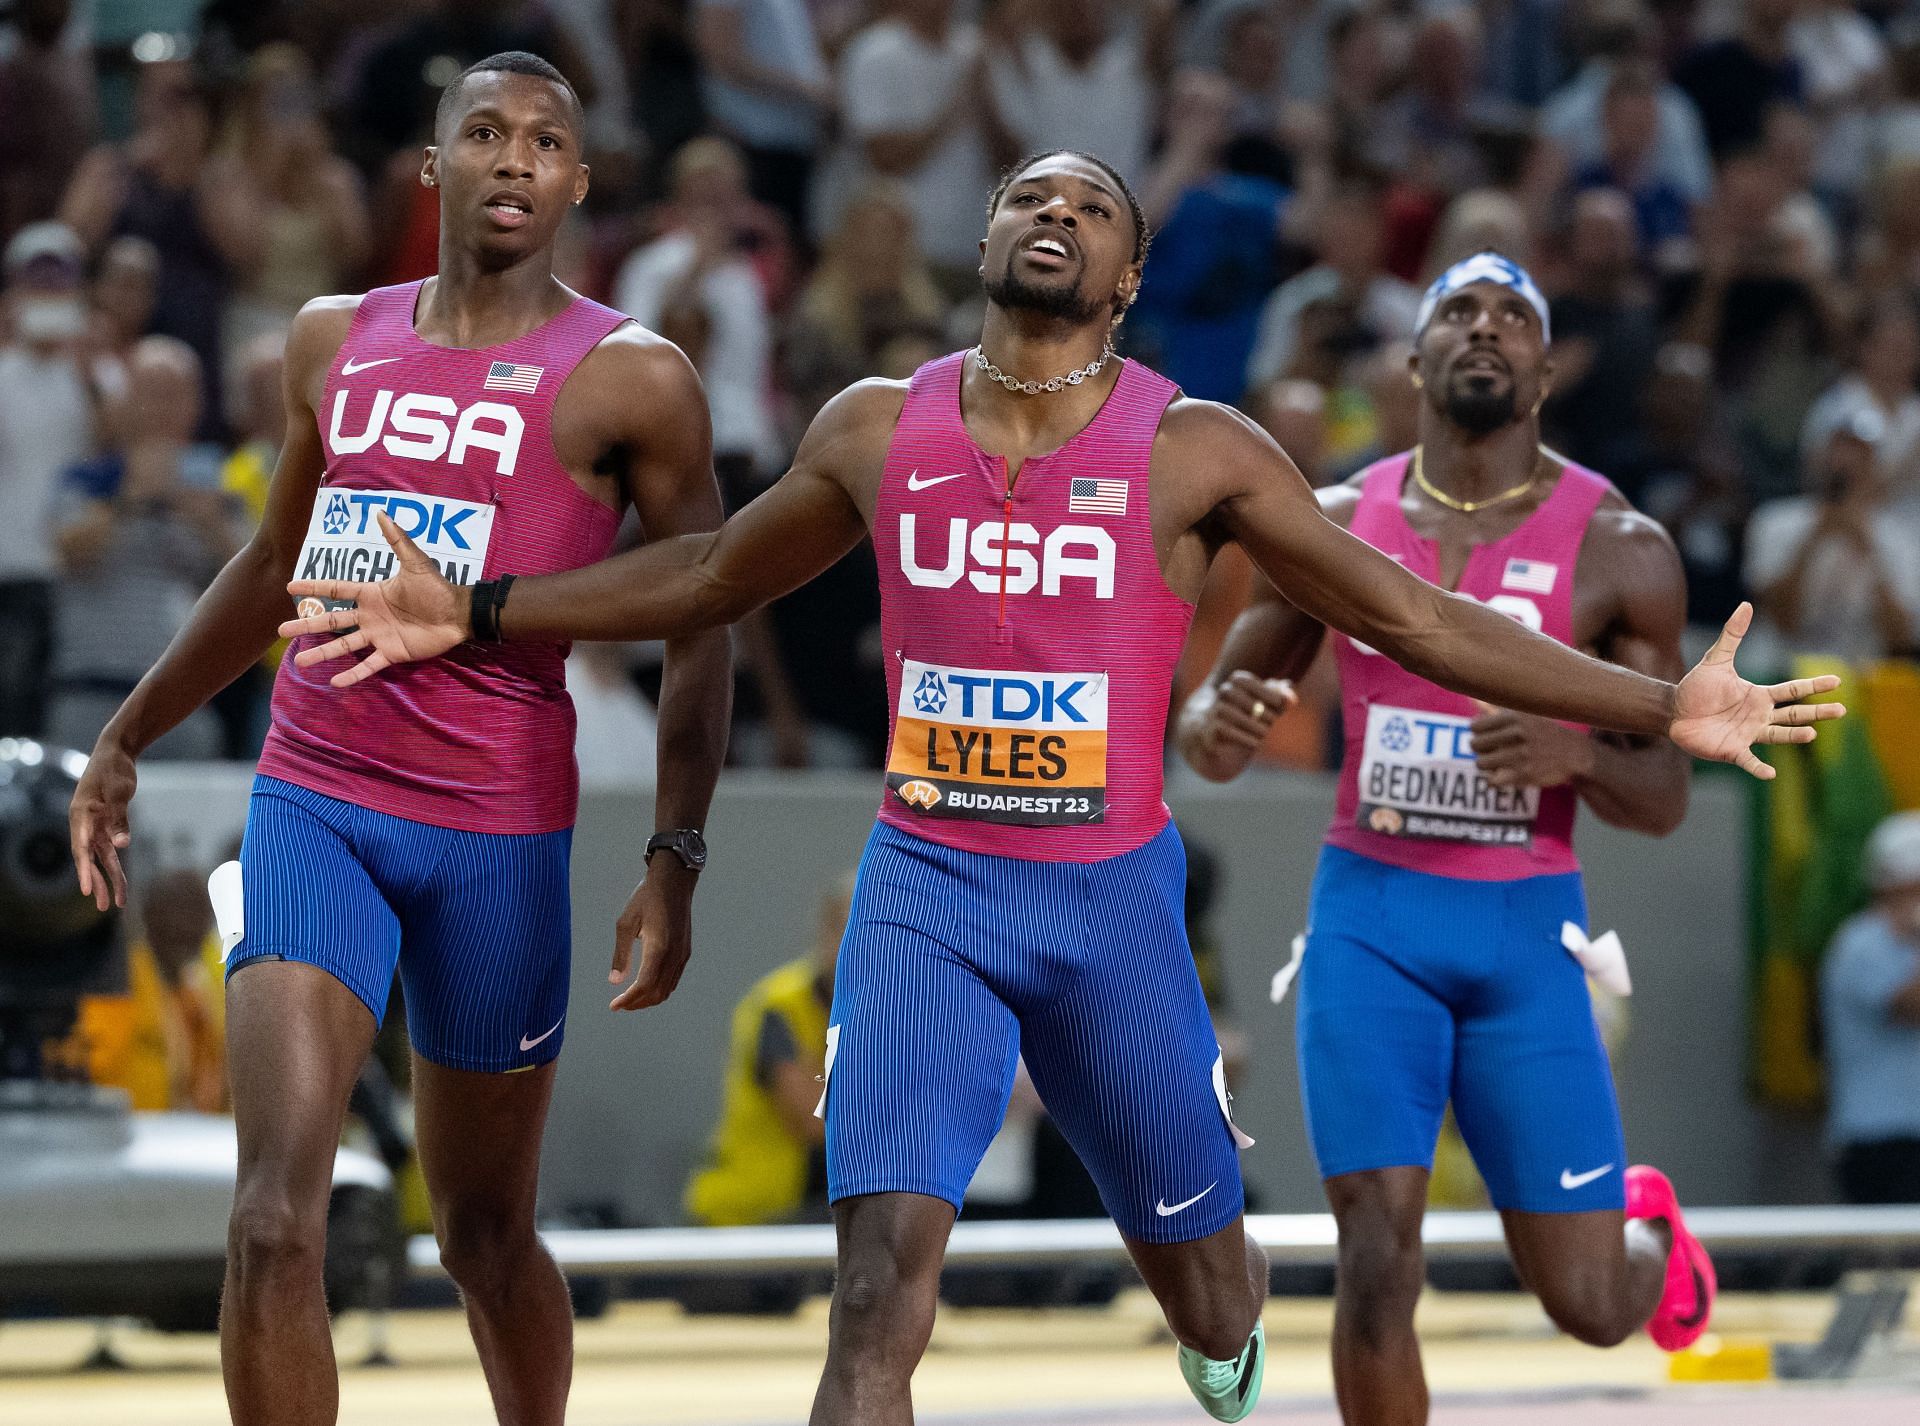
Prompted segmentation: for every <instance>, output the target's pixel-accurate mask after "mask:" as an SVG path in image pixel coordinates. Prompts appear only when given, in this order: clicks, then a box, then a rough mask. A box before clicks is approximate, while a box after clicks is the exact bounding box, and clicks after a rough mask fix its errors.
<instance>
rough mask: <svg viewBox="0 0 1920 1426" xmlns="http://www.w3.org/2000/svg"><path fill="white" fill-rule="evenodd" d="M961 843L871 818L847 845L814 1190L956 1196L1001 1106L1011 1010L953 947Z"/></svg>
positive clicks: (841, 1195)
mask: <svg viewBox="0 0 1920 1426" xmlns="http://www.w3.org/2000/svg"><path fill="white" fill-rule="evenodd" d="M972 855H974V854H972V853H965V852H955V851H953V850H951V849H949V848H944V847H936V846H934V845H933V844H931V843H927V842H924V841H921V840H920V839H918V838H914V837H909V836H907V835H905V834H903V833H900V832H896V831H894V830H892V829H891V828H888V827H886V826H884V825H882V826H880V827H878V828H876V829H875V831H874V834H873V837H872V839H871V840H870V841H869V842H868V844H867V851H866V854H865V855H864V856H863V857H862V858H861V863H860V873H859V877H858V879H857V881H856V883H855V887H854V896H853V906H852V910H851V913H850V915H849V916H848V919H847V930H846V934H845V936H844V937H843V938H842V940H841V943H840V956H839V960H838V962H837V964H836V967H835V970H834V983H833V1010H832V1015H831V1019H830V1021H829V1023H828V1028H827V1075H826V1078H827V1084H826V1089H825V1092H824V1094H823V1096H822V1098H823V1103H824V1111H825V1115H826V1122H827V1197H828V1199H829V1200H830V1201H832V1202H835V1203H838V1202H839V1201H840V1200H842V1199H845V1198H851V1197H854V1196H856V1195H860V1194H869V1193H895V1192H899V1193H919V1194H927V1195H930V1196H932V1197H935V1198H940V1199H944V1200H945V1201H946V1202H948V1203H950V1204H952V1205H953V1206H954V1207H955V1208H956V1209H957V1208H958V1207H959V1206H960V1202H961V1200H962V1198H963V1197H964V1196H965V1194H966V1189H967V1184H968V1183H969V1182H970V1181H971V1180H972V1178H973V1174H974V1170H975V1169H977V1168H978V1167H979V1166H980V1159H981V1156H982V1155H983V1154H985V1153H986V1151H987V1145H988V1144H989V1143H990V1142H992V1140H993V1136H994V1135H995V1134H996V1133H998V1132H999V1129H1000V1123H1001V1121H1002V1119H1004V1118H1005V1117H1006V1112H1007V1099H1008V1096H1009V1095H1010V1094H1011V1093H1012V1089H1013V1075H1014V1067H1015V1064H1016V1063H1017V1061H1018V1059H1019V1027H1018V1025H1017V1024H1016V1023H1015V1021H1014V1017H1013V1012H1012V1011H1011V1010H1010V1009H1008V1008H1007V1006H1006V1004H1005V1003H1004V1002H1003V1001H1002V1000H1001V999H1000V997H999V995H998V994H996V993H995V991H994V990H993V989H992V987H990V986H989V985H988V984H987V982H986V980H985V979H984V978H983V977H982V976H981V974H980V973H979V971H978V970H977V969H976V968H975V967H974V966H973V965H972V964H971V963H970V962H969V960H968V959H967V958H966V957H964V956H963V955H962V954H961V953H960V951H959V949H958V948H956V947H955V946H953V945H951V944H950V943H949V938H950V936H951V934H952V928H953V927H954V926H955V925H956V924H964V923H966V922H969V921H972V920H974V919H975V917H974V915H973V914H972V913H971V911H970V910H969V909H968V908H965V907H962V906H959V905H958V904H957V901H958V900H959V899H961V898H967V897H972V896H974V895H976V894H977V893H976V890H975V886H976V883H973V882H971V881H970V880H969V879H967V878H965V877H963V876H958V875H955V874H954V871H955V865H956V862H957V860H958V859H963V858H966V857H970V856H972Z"/></svg>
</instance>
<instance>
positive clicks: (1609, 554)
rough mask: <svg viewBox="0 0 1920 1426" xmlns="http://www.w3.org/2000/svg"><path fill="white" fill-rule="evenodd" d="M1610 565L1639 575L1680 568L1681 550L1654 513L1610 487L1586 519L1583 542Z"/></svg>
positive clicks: (1583, 548)
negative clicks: (1629, 502)
mask: <svg viewBox="0 0 1920 1426" xmlns="http://www.w3.org/2000/svg"><path fill="white" fill-rule="evenodd" d="M1581 552H1582V554H1583V556H1584V555H1587V554H1591V555H1593V556H1595V557H1597V558H1599V559H1601V560H1604V561H1605V562H1606V564H1607V565H1608V566H1610V567H1611V566H1615V565H1617V566H1620V567H1621V568H1622V569H1623V570H1625V571H1628V572H1630V573H1633V574H1638V575H1643V576H1644V575H1648V574H1653V573H1658V572H1661V571H1665V570H1672V571H1673V572H1674V573H1675V574H1678V573H1679V570H1680V551H1679V549H1678V548H1677V547H1676V546H1675V545H1674V543H1673V536H1672V535H1670V534H1668V533H1667V529H1666V526H1664V525H1662V524H1661V523H1660V522H1659V521H1658V520H1656V519H1654V518H1653V517H1652V516H1651V515H1647V514H1643V513H1642V512H1641V511H1639V510H1636V509H1634V508H1633V506H1631V505H1629V504H1628V503H1627V498H1626V497H1625V496H1624V495H1622V494H1621V493H1620V492H1619V491H1617V490H1614V491H1609V492H1608V494H1607V496H1606V498H1605V499H1604V500H1602V501H1601V502H1600V506H1599V508H1598V509H1596V510H1595V511H1594V512H1593V518H1592V519H1591V520H1589V521H1588V522H1587V537H1586V540H1585V542H1584V543H1583V544H1582V546H1581Z"/></svg>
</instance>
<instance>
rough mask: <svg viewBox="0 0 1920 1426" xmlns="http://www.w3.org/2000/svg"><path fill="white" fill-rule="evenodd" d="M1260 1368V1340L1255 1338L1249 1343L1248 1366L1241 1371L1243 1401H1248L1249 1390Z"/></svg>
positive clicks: (1240, 1397) (1241, 1398)
mask: <svg viewBox="0 0 1920 1426" xmlns="http://www.w3.org/2000/svg"><path fill="white" fill-rule="evenodd" d="M1259 1367H1260V1339H1259V1338H1258V1337H1255V1338H1254V1339H1253V1340H1251V1341H1250V1342H1248V1343H1247V1364H1246V1365H1245V1366H1244V1367H1242V1368H1241V1369H1240V1396H1239V1399H1240V1400H1241V1401H1245V1400H1246V1399H1247V1388H1248V1387H1250V1386H1252V1385H1253V1378H1254V1376H1255V1374H1256V1373H1257V1372H1258V1370H1259Z"/></svg>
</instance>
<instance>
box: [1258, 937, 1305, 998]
mask: <svg viewBox="0 0 1920 1426" xmlns="http://www.w3.org/2000/svg"><path fill="white" fill-rule="evenodd" d="M1306 953H1307V933H1306V932H1305V931H1302V932H1301V933H1300V934H1299V935H1297V936H1295V937H1294V938H1293V956H1292V958H1291V959H1290V960H1288V962H1287V963H1286V964H1285V965H1283V966H1281V967H1280V969H1279V970H1277V971H1275V972H1274V973H1273V984H1272V985H1271V986H1270V987H1268V990H1267V994H1268V996H1269V997H1270V998H1271V999H1272V1001H1273V1003H1274V1004H1275V1005H1278V1004H1279V1003H1280V1002H1281V1001H1283V1000H1285V999H1286V998H1287V992H1288V991H1289V990H1292V989H1293V981H1294V977H1295V976H1297V975H1299V974H1300V959H1301V957H1302V956H1304V955H1306Z"/></svg>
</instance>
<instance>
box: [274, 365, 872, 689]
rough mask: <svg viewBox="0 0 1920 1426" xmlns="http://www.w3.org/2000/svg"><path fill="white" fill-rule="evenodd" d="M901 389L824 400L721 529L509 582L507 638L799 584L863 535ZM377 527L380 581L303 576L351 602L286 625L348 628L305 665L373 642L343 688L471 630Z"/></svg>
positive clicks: (412, 552) (411, 553) (730, 613)
mask: <svg viewBox="0 0 1920 1426" xmlns="http://www.w3.org/2000/svg"><path fill="white" fill-rule="evenodd" d="M901 390H902V388H901V387H899V386H898V385H896V384H893V383H887V382H862V383H860V384H859V385H857V386H854V387H850V388H849V389H848V390H846V391H843V392H842V393H841V394H840V395H839V396H837V397H835V398H834V399H833V400H832V401H831V402H829V403H828V404H827V406H826V408H825V409H824V410H822V411H821V413H820V414H819V416H817V417H816V418H815V419H814V422H813V425H812V426H811V427H810V428H809V429H808V431H807V435H806V438H805V439H804V440H802V441H801V443H800V451H799V453H798V454H797V455H796V456H795V457H794V463H793V468H792V469H791V470H789V471H788V472H787V474H786V475H785V476H783V477H782V478H781V479H780V480H779V481H778V482H777V483H776V484H775V485H774V487H773V488H772V489H771V490H769V491H767V493H766V494H764V495H762V496H761V497H760V498H759V499H758V500H755V501H754V502H753V503H752V504H750V505H748V506H747V507H746V508H745V509H744V510H742V511H741V512H740V513H739V514H737V515H735V516H734V517H733V518H732V519H731V520H728V521H727V522H726V524H724V525H722V526H721V527H720V529H719V530H718V531H717V532H714V533H711V534H694V535H682V536H680V537H678V538H676V539H669V540H660V541H657V542H655V543H653V544H650V545H645V546H643V547H641V548H640V549H637V550H629V551H627V552H625V553H624V554H619V555H615V556H614V557H613V558H612V559H608V560H603V561H601V562H600V563H599V564H594V565H587V566H585V567H584V568H581V569H576V570H569V571H567V572H565V573H563V574H548V575H539V576H536V577H530V578H527V579H521V580H516V581H515V582H514V584H513V586H512V591H511V594H510V596H509V598H508V599H507V601H506V604H505V607H504V609H503V611H502V614H501V618H500V634H501V637H503V638H506V639H509V640H540V639H671V638H676V637H680V636H683V635H686V634H691V633H696V632H698V631H700V630H702V629H711V628H714V627H716V626H719V625H722V624H731V623H733V622H734V621H735V620H736V619H738V618H740V616H741V615H743V614H746V613H748V612H749V611H751V610H754V609H757V608H759V607H760V606H761V605H763V604H766V603H768V602H770V601H772V600H775V599H778V598H779V597H780V596H781V595H783V594H786V593H788V592H789V591H791V590H794V589H797V588H799V587H800V586H801V585H803V584H805V583H806V582H807V581H808V580H810V579H812V578H813V577H814V576H816V575H818V574H821V573H822V572H824V571H825V570H827V569H829V568H831V567H832V566H833V564H834V563H835V562H836V561H837V560H839V559H840V558H841V556H843V555H845V554H846V553H847V551H849V550H851V549H852V548H853V547H854V546H855V545H857V544H858V543H859V542H860V540H861V538H862V537H863V536H864V535H865V534H866V528H867V526H866V516H865V514H864V512H863V511H862V509H861V508H860V504H859V502H858V501H857V500H856V499H855V497H854V494H853V489H854V483H855V482H856V481H858V480H859V479H860V477H861V473H862V472H864V471H869V470H873V471H877V470H878V469H879V462H880V460H881V459H882V458H883V456H884V452H885V449H886V443H887V440H888V438H889V437H890V436H891V434H892V430H893V419H894V417H895V416H897V415H898V413H899V409H900V402H901V399H902V398H901V396H900V392H901ZM381 529H382V530H383V531H384V532H385V534H386V536H387V539H388V540H389V541H391V542H392V544H393V546H394V548H395V549H396V550H397V551H399V554H400V569H399V572H398V573H397V574H395V575H394V577H393V578H392V579H390V580H387V581H386V582H385V583H383V584H354V583H351V582H348V581H344V580H307V581H302V582H300V583H296V584H294V585H292V586H291V588H292V591H293V593H294V595H295V596H296V597H305V596H307V595H317V596H319V597H321V598H325V599H339V600H348V601H351V602H352V603H353V604H354V605H356V606H357V607H355V608H351V609H336V610H331V611H329V612H327V613H323V614H316V615H314V616H312V617H311V618H306V619H294V620H290V621H288V622H287V623H285V624H283V625H281V626H280V627H281V632H282V633H283V634H285V635H288V636H289V637H291V636H293V635H297V634H318V633H325V632H327V631H329V630H338V629H343V628H348V627H349V626H356V627H353V629H352V632H351V633H348V634H346V635H344V636H342V637H341V638H338V639H334V640H331V641H330V642H328V643H325V644H321V645H317V646H315V647H313V648H310V649H303V650H301V651H300V653H299V654H298V655H297V656H296V657H297V658H298V659H299V662H300V663H301V664H302V665H303V666H306V665H310V664H315V663H320V662H323V661H325V660H328V659H335V658H340V657H342V656H344V655H347V654H352V653H359V652H361V651H363V650H371V652H370V653H368V654H367V656H366V657H365V658H364V659H362V660H360V661H359V662H358V663H355V664H352V665H350V666H348V667H347V668H344V669H342V670H341V671H340V672H339V673H336V674H335V675H334V676H333V679H332V682H333V684H334V685H335V686H336V687H339V688H345V687H348V686H349V685H351V684H354V683H358V682H359V681H360V680H361V679H363V678H368V677H370V676H372V675H373V674H375V673H378V672H379V671H380V670H381V669H383V668H386V667H387V666H388V665H390V664H395V663H407V662H411V661H413V660H416V659H423V658H433V657H435V656H437V655H439V654H442V653H445V652H446V651H447V650H448V649H450V648H452V647H453V646H454V645H455V644H458V643H461V642H463V641H464V640H466V639H468V638H470V637H471V636H472V632H473V628H472V614H471V597H470V595H469V592H468V591H467V590H464V589H455V588H454V587H453V586H451V585H449V584H448V583H447V582H446V581H445V580H444V579H442V578H441V577H440V574H439V571H437V570H436V569H435V568H434V567H433V562H432V561H431V560H429V559H428V558H427V557H426V555H425V554H423V553H422V552H421V551H419V550H418V549H416V548H415V547H414V546H413V543H412V542H411V541H410V540H408V539H407V538H406V537H405V536H404V535H402V534H401V533H400V532H399V530H398V529H397V528H395V527H394V526H393V525H392V524H391V522H389V521H386V520H384V519H383V520H382V521H381Z"/></svg>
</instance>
